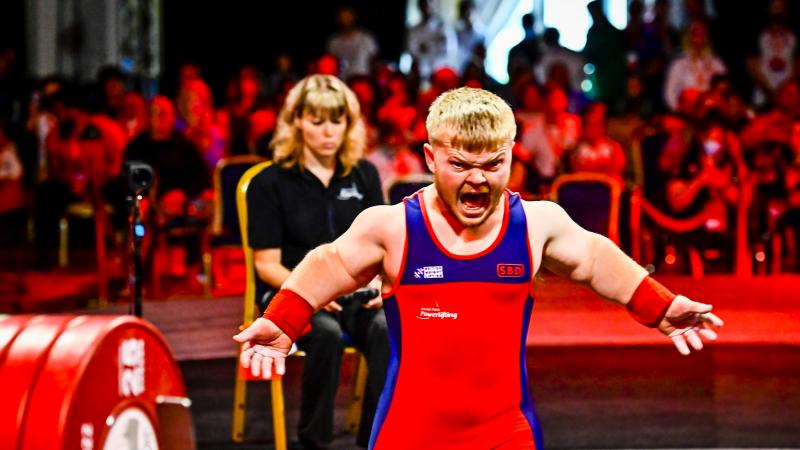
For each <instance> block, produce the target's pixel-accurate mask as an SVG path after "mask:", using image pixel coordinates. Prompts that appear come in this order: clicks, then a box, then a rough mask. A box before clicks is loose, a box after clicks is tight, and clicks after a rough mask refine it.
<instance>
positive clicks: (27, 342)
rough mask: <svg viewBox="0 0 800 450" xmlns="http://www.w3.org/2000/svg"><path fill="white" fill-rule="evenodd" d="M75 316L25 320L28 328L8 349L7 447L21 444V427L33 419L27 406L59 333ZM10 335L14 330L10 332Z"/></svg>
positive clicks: (2, 411) (3, 408) (3, 423)
mask: <svg viewBox="0 0 800 450" xmlns="http://www.w3.org/2000/svg"><path fill="white" fill-rule="evenodd" d="M74 317H75V316H36V317H33V318H30V320H26V321H25V327H24V329H22V330H20V331H19V333H17V335H16V338H15V339H14V341H13V342H11V344H10V345H8V349H7V350H6V359H5V362H4V363H3V365H2V366H0V386H3V401H2V402H0V442H2V443H3V448H8V449H17V448H21V446H20V437H21V435H20V430H22V427H23V426H24V425H25V422H26V421H28V420H30V419H29V418H28V416H27V409H28V406H29V400H30V398H31V395H32V393H33V392H34V391H35V388H36V385H37V380H38V378H39V375H40V374H41V370H42V368H43V366H44V363H45V361H46V360H47V355H48V354H49V352H50V349H51V347H52V345H53V343H54V342H55V341H56V340H57V338H58V336H59V335H60V334H61V333H62V332H63V330H64V329H65V328H66V327H67V325H68V324H69V322H70V321H71V320H72V319H74ZM8 334H10V332H9V333H8Z"/></svg>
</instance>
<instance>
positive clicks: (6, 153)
mask: <svg viewBox="0 0 800 450" xmlns="http://www.w3.org/2000/svg"><path fill="white" fill-rule="evenodd" d="M8 131H9V126H8V123H7V122H5V121H3V122H0V244H5V243H8V242H13V241H16V240H18V239H19V237H20V236H21V231H22V230H23V228H24V224H25V219H26V217H25V216H26V214H25V211H24V210H23V208H24V206H25V193H24V190H23V186H22V173H23V168H22V163H21V162H20V160H19V155H18V154H17V147H16V145H15V144H14V142H13V141H12V140H11V139H10V137H9V136H8Z"/></svg>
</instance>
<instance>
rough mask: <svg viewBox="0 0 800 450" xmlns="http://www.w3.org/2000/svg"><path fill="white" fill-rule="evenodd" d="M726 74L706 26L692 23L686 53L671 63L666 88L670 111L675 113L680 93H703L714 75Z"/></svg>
mask: <svg viewBox="0 0 800 450" xmlns="http://www.w3.org/2000/svg"><path fill="white" fill-rule="evenodd" d="M725 72H727V69H726V68H725V64H724V63H723V62H722V60H721V59H719V57H717V56H716V55H715V54H714V52H713V50H712V49H711V42H710V40H709V38H708V29H707V26H706V24H705V23H704V22H703V21H700V20H695V21H693V22H692V23H690V24H689V28H688V31H687V37H686V40H685V43H684V54H683V55H681V56H679V57H676V58H675V59H673V60H672V62H671V63H670V66H669V69H668V71H667V79H666V82H665V86H664V101H665V102H666V104H667V106H668V107H669V109H670V110H672V111H675V110H676V109H677V108H678V97H679V96H680V94H681V92H683V91H684V90H685V89H687V88H693V89H697V90H698V91H700V92H701V93H702V92H704V91H706V90H707V89H708V88H709V87H710V86H711V78H712V77H713V76H714V75H717V74H722V73H725Z"/></svg>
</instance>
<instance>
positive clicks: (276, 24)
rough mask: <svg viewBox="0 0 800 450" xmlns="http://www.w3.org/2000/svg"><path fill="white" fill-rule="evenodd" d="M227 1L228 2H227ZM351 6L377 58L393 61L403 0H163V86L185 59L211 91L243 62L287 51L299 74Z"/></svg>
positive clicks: (268, 66)
mask: <svg viewBox="0 0 800 450" xmlns="http://www.w3.org/2000/svg"><path fill="white" fill-rule="evenodd" d="M226 5H229V6H226ZM343 5H350V6H353V7H354V8H355V10H356V12H357V13H358V21H359V23H360V24H361V25H362V26H363V27H364V28H366V29H368V30H370V31H372V33H373V34H374V35H375V38H376V39H377V40H378V43H379V45H380V47H381V55H380V58H381V59H384V60H397V58H398V57H399V56H400V52H401V51H402V47H403V38H404V34H405V31H404V30H405V10H406V7H405V5H406V2H405V1H397V0H392V1H368V0H361V1H349V2H345V1H341V0H333V1H321V0H314V1H305V0H287V1H263V0H233V1H231V2H229V3H227V4H226V3H222V2H190V1H183V0H181V1H170V0H167V1H165V2H164V70H163V81H164V83H163V84H162V86H163V87H164V88H165V89H166V90H167V91H169V90H170V89H171V88H172V86H173V85H174V84H175V79H176V76H177V75H176V74H177V69H178V67H179V66H180V64H182V63H183V62H185V61H193V62H195V63H198V64H199V65H200V67H202V69H203V75H204V77H205V78H206V80H207V81H208V82H209V84H210V85H211V86H212V88H213V89H214V90H215V92H214V93H215V98H224V97H222V96H221V92H219V89H220V88H221V87H222V86H223V85H224V83H225V81H226V80H227V79H228V78H229V77H230V76H231V75H233V74H234V73H235V72H236V70H237V69H238V68H239V67H240V66H242V65H244V64H254V65H256V66H257V67H259V68H261V69H262V70H263V71H265V72H267V73H268V72H269V71H271V70H273V69H274V61H275V57H276V56H277V55H278V54H279V53H281V52H286V53H289V54H290V55H292V56H293V57H294V59H295V71H297V72H298V73H300V74H303V73H304V71H305V67H306V64H307V63H308V61H310V60H312V59H315V58H317V57H319V56H320V55H321V54H322V53H323V52H324V51H325V45H326V42H327V39H328V37H330V35H331V34H332V33H334V32H335V30H336V11H337V10H338V9H339V8H340V7H341V6H343Z"/></svg>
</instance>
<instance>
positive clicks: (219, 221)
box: [211, 155, 264, 244]
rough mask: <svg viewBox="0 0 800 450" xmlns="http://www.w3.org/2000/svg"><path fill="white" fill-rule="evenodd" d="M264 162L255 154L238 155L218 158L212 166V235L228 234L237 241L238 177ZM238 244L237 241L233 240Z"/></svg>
mask: <svg viewBox="0 0 800 450" xmlns="http://www.w3.org/2000/svg"><path fill="white" fill-rule="evenodd" d="M260 162H264V158H262V157H261V156H256V155H238V156H231V157H227V158H223V159H221V160H219V162H218V163H217V166H216V167H215V168H214V203H215V208H214V221H213V223H212V228H211V231H212V233H213V234H214V236H223V235H226V236H230V237H232V238H234V240H235V241H239V238H240V234H239V215H238V213H237V211H236V188H237V187H238V185H239V179H240V178H242V175H244V173H245V172H247V170H248V169H250V168H251V167H253V166H254V165H256V164H258V163H260ZM233 243H236V244H238V243H239V242H233Z"/></svg>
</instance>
